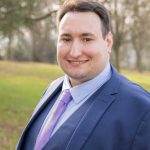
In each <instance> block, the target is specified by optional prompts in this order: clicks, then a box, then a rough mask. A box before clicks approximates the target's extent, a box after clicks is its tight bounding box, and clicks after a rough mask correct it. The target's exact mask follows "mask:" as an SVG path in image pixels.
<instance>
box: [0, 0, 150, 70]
mask: <svg viewBox="0 0 150 150" xmlns="http://www.w3.org/2000/svg"><path fill="white" fill-rule="evenodd" d="M62 1H63V0H53V1H52V0H0V59H1V60H15V61H36V62H49V63H56V57H55V55H56V39H57V33H56V24H55V16H56V11H57V9H58V8H59V6H60V4H61V3H62ZM100 2H101V3H104V5H105V6H106V7H107V8H108V10H110V16H111V24H112V33H113V35H114V46H113V53H112V60H111V61H112V63H113V64H114V65H115V66H116V67H117V68H118V70H120V69H121V68H128V69H136V70H139V71H143V70H150V59H149V58H150V42H149V39H150V30H149V29H150V2H149V0H101V1H100Z"/></svg>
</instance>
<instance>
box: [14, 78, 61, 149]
mask: <svg viewBox="0 0 150 150" xmlns="http://www.w3.org/2000/svg"><path fill="white" fill-rule="evenodd" d="M62 81H63V77H62V78H59V79H57V80H56V81H55V83H52V84H51V85H50V86H49V87H48V88H47V90H46V92H45V94H44V95H43V97H42V98H41V101H40V103H39V104H38V105H37V107H36V108H35V110H34V112H33V114H32V116H31V118H30V120H29V123H28V124H27V126H26V127H25V129H24V130H23V132H22V135H21V137H20V140H19V143H18V145H17V148H16V149H17V150H20V149H21V145H22V142H23V138H24V135H25V133H26V131H27V130H28V129H29V127H30V125H31V124H32V122H33V121H34V119H35V118H36V117H37V116H38V114H39V113H40V112H41V110H42V109H43V108H44V106H45V105H46V104H47V103H48V102H49V100H52V99H53V96H55V94H57V92H59V91H60V90H61V87H62Z"/></svg>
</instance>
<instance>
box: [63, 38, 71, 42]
mask: <svg viewBox="0 0 150 150" xmlns="http://www.w3.org/2000/svg"><path fill="white" fill-rule="evenodd" d="M61 41H63V42H70V41H71V38H61Z"/></svg>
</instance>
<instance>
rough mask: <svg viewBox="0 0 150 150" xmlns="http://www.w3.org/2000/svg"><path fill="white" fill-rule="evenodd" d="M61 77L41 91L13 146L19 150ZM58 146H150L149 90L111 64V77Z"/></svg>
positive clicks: (118, 149)
mask: <svg viewBox="0 0 150 150" xmlns="http://www.w3.org/2000/svg"><path fill="white" fill-rule="evenodd" d="M62 81H63V78H60V79H58V80H56V81H54V82H53V83H52V84H51V85H50V86H49V87H48V89H47V90H46V92H45V93H44V95H43V97H42V99H41V101H40V102H39V104H38V105H37V107H36V109H35V111H34V113H33V115H32V117H31V119H30V121H29V123H28V125H27V127H26V128H25V130H24V131H23V134H22V136H21V138H20V140H19V143H18V146H17V150H21V148H20V147H21V145H22V143H23V142H24V135H25V133H26V130H27V129H28V128H29V127H30V124H31V123H32V122H33V120H34V118H35V117H37V116H38V113H39V112H40V111H41V109H42V107H43V106H44V105H45V104H46V101H47V99H48V98H50V97H52V96H53V95H54V94H55V91H57V89H58V88H60V87H61V86H62ZM64 136H65V135H64ZM49 150H51V149H49ZM61 150H150V93H149V92H147V91H145V90H144V89H143V88H141V87H140V86H139V85H137V84H134V83H132V82H131V81H129V80H128V79H126V78H125V77H123V76H122V75H120V74H119V73H118V72H117V71H116V70H115V69H114V68H113V67H112V77H111V78H110V80H109V81H108V82H107V83H105V84H104V85H103V86H102V87H101V89H100V92H99V93H98V94H97V95H96V96H95V97H94V102H93V103H92V105H91V106H90V108H89V109H88V111H87V112H86V114H84V118H83V119H82V120H81V121H80V123H79V125H78V126H77V127H76V129H75V131H74V134H73V135H72V136H71V137H70V140H69V141H68V144H67V146H66V148H64V149H61Z"/></svg>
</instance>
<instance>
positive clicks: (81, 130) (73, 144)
mask: <svg viewBox="0 0 150 150" xmlns="http://www.w3.org/2000/svg"><path fill="white" fill-rule="evenodd" d="M119 78H120V77H119V75H118V73H117V72H116V71H115V70H114V69H113V68H112V77H111V79H110V80H109V81H108V82H107V83H106V84H105V85H103V86H102V87H101V88H100V89H98V90H97V91H96V92H95V93H94V94H93V95H92V96H91V98H90V99H93V102H92V103H91V105H90V107H89V109H88V110H87V111H86V113H85V115H84V117H83V118H82V119H81V121H80V123H79V124H78V126H77V127H76V130H75V131H74V133H73V135H72V137H71V139H70V141H69V143H68V145H67V148H66V150H70V149H71V150H76V149H81V148H82V147H83V145H84V144H85V142H86V140H87V139H88V137H89V135H90V134H91V133H92V131H93V129H94V128H95V127H96V125H97V122H99V121H100V120H101V118H102V116H104V114H105V112H106V111H107V110H108V109H109V107H111V104H112V103H113V102H114V100H115V98H116V95H117V91H118V88H119V85H120V79H119ZM89 118H90V119H89Z"/></svg>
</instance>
